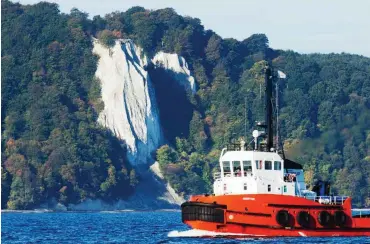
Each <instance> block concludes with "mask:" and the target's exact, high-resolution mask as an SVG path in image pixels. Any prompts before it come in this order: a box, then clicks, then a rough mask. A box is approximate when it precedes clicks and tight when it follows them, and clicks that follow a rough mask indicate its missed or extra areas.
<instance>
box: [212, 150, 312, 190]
mask: <svg viewBox="0 0 370 244" xmlns="http://www.w3.org/2000/svg"><path fill="white" fill-rule="evenodd" d="M243 149H244V143H242V144H241V147H240V150H230V151H228V150H227V149H226V148H224V149H223V150H222V153H221V156H220V160H219V163H220V172H217V173H215V174H214V177H215V182H214V185H213V190H214V194H215V195H230V194H281V195H292V196H312V197H315V196H316V194H315V193H314V192H312V191H308V190H307V189H306V184H305V183H304V176H303V169H287V168H286V167H284V160H283V158H282V157H281V156H280V155H279V154H278V153H276V152H264V151H257V150H251V151H245V150H243Z"/></svg>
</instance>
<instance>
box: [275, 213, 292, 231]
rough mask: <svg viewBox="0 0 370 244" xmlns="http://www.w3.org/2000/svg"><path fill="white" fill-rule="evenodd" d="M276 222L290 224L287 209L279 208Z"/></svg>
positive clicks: (282, 224)
mask: <svg viewBox="0 0 370 244" xmlns="http://www.w3.org/2000/svg"><path fill="white" fill-rule="evenodd" d="M276 222H278V224H279V225H281V226H283V227H287V226H289V224H290V215H289V212H288V211H286V210H279V211H278V212H277V214H276Z"/></svg>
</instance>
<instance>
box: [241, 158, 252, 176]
mask: <svg viewBox="0 0 370 244" xmlns="http://www.w3.org/2000/svg"><path fill="white" fill-rule="evenodd" d="M248 162H249V165H247V164H245V163H248ZM242 164H243V167H242V170H243V175H244V176H246V175H247V174H248V172H250V173H252V172H253V168H252V160H243V161H242ZM246 166H247V167H248V168H247V167H246ZM246 169H247V170H246Z"/></svg>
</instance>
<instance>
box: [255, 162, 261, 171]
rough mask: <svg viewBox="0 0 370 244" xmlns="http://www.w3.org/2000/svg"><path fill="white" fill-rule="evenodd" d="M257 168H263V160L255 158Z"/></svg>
mask: <svg viewBox="0 0 370 244" xmlns="http://www.w3.org/2000/svg"><path fill="white" fill-rule="evenodd" d="M255 163H256V169H258V170H261V169H262V168H263V160H255Z"/></svg>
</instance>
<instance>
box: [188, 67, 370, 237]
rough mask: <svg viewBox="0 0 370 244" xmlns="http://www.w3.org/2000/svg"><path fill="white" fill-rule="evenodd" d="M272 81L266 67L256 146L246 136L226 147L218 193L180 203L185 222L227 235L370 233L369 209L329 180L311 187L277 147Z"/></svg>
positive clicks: (217, 179)
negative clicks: (338, 192)
mask: <svg viewBox="0 0 370 244" xmlns="http://www.w3.org/2000/svg"><path fill="white" fill-rule="evenodd" d="M279 75H281V73H280V74H279ZM283 75H284V74H283ZM273 84H274V72H273V71H272V69H271V68H270V67H266V69H265V86H266V90H265V92H266V94H265V98H266V101H265V104H266V109H265V110H266V121H265V123H261V122H259V123H257V126H259V128H260V129H261V128H262V129H261V130H254V131H253V138H254V145H253V148H247V145H246V143H245V141H244V140H241V141H240V142H239V143H234V144H231V145H229V146H228V147H227V148H224V149H223V150H222V152H221V155H220V159H219V163H220V171H219V172H217V173H215V175H214V180H215V181H214V184H213V190H214V192H213V194H212V195H208V194H206V195H195V196H191V197H190V199H189V201H187V202H185V203H183V204H182V206H181V209H182V221H183V222H184V223H185V224H187V225H189V226H190V227H192V228H193V229H197V230H205V231H213V232H219V233H228V234H229V233H234V234H245V235H254V236H370V214H369V212H365V210H361V209H358V210H357V214H356V215H354V214H353V213H352V204H351V198H350V197H348V196H333V195H330V184H329V182H325V181H317V182H316V184H315V185H314V187H313V188H312V190H308V189H307V186H306V184H305V181H304V174H303V173H304V172H303V168H302V166H301V165H300V164H298V163H296V162H293V161H292V160H289V159H287V158H285V156H284V152H283V151H279V150H277V149H276V147H278V145H279V143H278V142H276V145H275V147H274V145H273V144H274V142H273V135H274V131H273V130H274V125H273V121H274V120H273V113H272V95H273ZM276 90H278V89H276ZM276 128H277V127H276V125H275V132H276V130H277V129H276ZM276 134H277V133H276Z"/></svg>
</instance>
